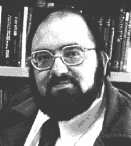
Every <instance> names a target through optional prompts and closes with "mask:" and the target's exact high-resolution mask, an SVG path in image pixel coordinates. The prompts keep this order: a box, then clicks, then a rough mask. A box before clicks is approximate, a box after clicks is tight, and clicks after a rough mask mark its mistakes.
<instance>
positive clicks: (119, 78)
mask: <svg viewBox="0 0 131 146" xmlns="http://www.w3.org/2000/svg"><path fill="white" fill-rule="evenodd" d="M109 79H110V81H112V82H128V83H131V73H128V72H111V76H110V78H109Z"/></svg>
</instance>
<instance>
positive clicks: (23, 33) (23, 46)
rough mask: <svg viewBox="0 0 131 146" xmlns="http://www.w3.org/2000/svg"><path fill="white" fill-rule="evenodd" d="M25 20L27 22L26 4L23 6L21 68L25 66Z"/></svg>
mask: <svg viewBox="0 0 131 146" xmlns="http://www.w3.org/2000/svg"><path fill="white" fill-rule="evenodd" d="M27 22H28V6H24V12H23V25H22V26H23V29H22V50H21V67H23V68H24V67H26V41H27Z"/></svg>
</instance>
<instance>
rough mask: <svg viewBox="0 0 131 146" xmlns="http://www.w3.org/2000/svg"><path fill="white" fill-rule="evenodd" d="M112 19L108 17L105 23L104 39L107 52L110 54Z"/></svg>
mask: <svg viewBox="0 0 131 146" xmlns="http://www.w3.org/2000/svg"><path fill="white" fill-rule="evenodd" d="M110 24H111V18H110V17H109V16H106V17H105V18H104V22H103V37H104V42H105V51H106V52H108V48H107V47H108V40H109V30H110Z"/></svg>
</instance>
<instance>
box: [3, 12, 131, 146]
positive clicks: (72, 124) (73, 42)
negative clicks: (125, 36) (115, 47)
mask: <svg viewBox="0 0 131 146" xmlns="http://www.w3.org/2000/svg"><path fill="white" fill-rule="evenodd" d="M33 31H34V32H35V33H34V34H33V35H32V38H30V39H31V59H30V61H31V66H30V67H31V69H30V75H31V79H32V92H33V94H34V99H35V103H36V106H37V108H38V112H37V114H36V116H35V117H34V115H33V116H31V117H32V118H30V119H29V120H25V121H24V122H21V123H20V124H17V125H16V126H15V127H13V128H12V129H9V130H8V132H5V133H6V134H1V135H2V136H3V137H4V138H3V137H2V136H1V137H2V138H1V139H2V140H1V141H2V142H3V143H2V144H3V145H4V144H5V145H9V146H14V145H22V146H23V145H24V146H87V145H88V146H113V145H114V146H116V145H124V146H128V145H131V124H130V120H131V99H130V98H131V96H130V95H128V94H127V93H125V92H123V91H121V90H118V89H116V88H115V87H113V86H112V85H111V83H110V82H109V81H108V79H107V76H106V75H107V74H106V70H107V64H108V56H107V54H106V53H105V52H104V42H103V41H102V39H101V37H100V35H99V33H98V30H97V28H96V27H95V25H94V23H93V22H92V21H91V20H90V18H87V17H86V18H85V17H84V16H82V14H81V13H78V12H75V11H74V10H69V9H67V10H56V11H53V12H51V13H50V14H48V15H47V16H46V17H45V18H44V19H43V20H42V21H41V23H40V24H39V26H38V27H37V28H36V30H35V29H34V30H33ZM16 129H17V130H16ZM14 131H15V132H14ZM13 133H15V134H13ZM12 135H13V136H12ZM9 136H10V137H11V138H10V139H8V138H9ZM7 141H8V142H7Z"/></svg>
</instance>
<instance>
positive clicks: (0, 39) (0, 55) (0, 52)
mask: <svg viewBox="0 0 131 146" xmlns="http://www.w3.org/2000/svg"><path fill="white" fill-rule="evenodd" d="M2 7H3V6H2V5H0V65H2V64H3V63H2V61H3V55H2V11H3V10H2Z"/></svg>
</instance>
